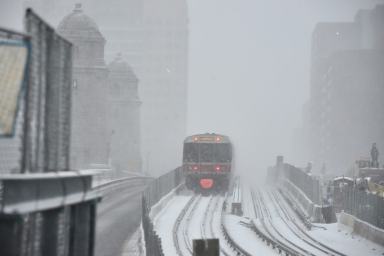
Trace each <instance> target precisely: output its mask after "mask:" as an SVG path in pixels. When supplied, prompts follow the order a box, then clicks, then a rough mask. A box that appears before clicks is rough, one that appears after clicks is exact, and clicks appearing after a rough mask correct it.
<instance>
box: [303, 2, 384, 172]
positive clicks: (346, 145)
mask: <svg viewBox="0 0 384 256" xmlns="http://www.w3.org/2000/svg"><path fill="white" fill-rule="evenodd" d="M383 26H384V6H382V5H379V6H377V7H376V8H375V9H373V10H361V11H359V12H358V13H357V15H356V17H355V21H354V22H350V23H319V24H318V25H317V26H316V28H315V30H314V32H313V37H312V55H311V81H310V100H309V102H308V103H307V104H306V108H307V109H306V112H307V113H309V114H308V115H307V117H306V120H304V122H307V123H306V124H305V126H306V129H307V132H306V134H307V136H308V137H307V143H306V146H307V149H308V150H309V152H310V154H309V155H310V159H311V160H312V161H314V163H315V166H317V167H318V168H320V167H321V166H323V165H324V164H325V165H326V166H327V167H328V169H332V170H335V171H337V170H342V169H343V168H344V169H345V168H346V167H347V166H348V165H350V164H351V163H352V162H353V161H354V160H355V159H357V158H359V157H360V156H364V155H367V154H368V151H369V148H370V145H371V144H372V143H373V142H377V143H378V144H379V145H380V144H381V143H380V142H381V141H382V144H383V145H384V134H380V132H378V130H377V129H382V130H383V128H384V122H383V119H382V118H381V117H380V116H381V115H380V112H381V111H382V109H381V105H382V100H380V98H383V96H384V82H383V81H384V80H383V77H382V73H383V72H382V71H381V69H383V67H384V63H383V61H382V59H383V49H384V36H383V31H382V29H380V28H382V27H383Z"/></svg>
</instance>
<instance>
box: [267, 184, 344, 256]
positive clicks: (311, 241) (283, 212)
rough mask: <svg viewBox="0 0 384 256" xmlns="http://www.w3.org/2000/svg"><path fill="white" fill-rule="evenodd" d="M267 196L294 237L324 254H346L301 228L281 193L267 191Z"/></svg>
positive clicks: (341, 255)
mask: <svg viewBox="0 0 384 256" xmlns="http://www.w3.org/2000/svg"><path fill="white" fill-rule="evenodd" d="M269 197H270V198H271V201H272V202H273V203H274V205H275V208H276V209H277V211H278V214H279V216H280V218H281V219H282V220H283V221H284V223H286V225H287V227H288V228H289V229H290V230H291V231H292V233H293V234H295V236H296V237H298V238H299V239H301V240H302V241H303V242H305V243H306V244H308V245H310V246H312V247H313V248H315V249H317V250H318V251H320V252H321V253H324V254H326V255H335V256H346V254H344V253H341V252H339V251H337V250H335V249H333V248H331V247H329V246H327V245H326V244H324V243H322V242H320V241H318V240H317V239H315V238H313V237H312V236H311V235H309V234H308V233H307V232H306V231H305V230H304V229H303V227H301V226H300V224H299V223H297V222H296V219H295V218H294V217H293V215H294V214H293V213H292V212H291V213H290V212H289V207H287V205H286V203H285V201H284V199H282V198H281V195H280V194H279V193H278V192H276V191H271V192H269Z"/></svg>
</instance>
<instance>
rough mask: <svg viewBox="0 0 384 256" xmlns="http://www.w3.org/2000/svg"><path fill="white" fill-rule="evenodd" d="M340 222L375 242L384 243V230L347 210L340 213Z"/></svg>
mask: <svg viewBox="0 0 384 256" xmlns="http://www.w3.org/2000/svg"><path fill="white" fill-rule="evenodd" d="M339 223H341V224H344V225H346V226H349V227H351V228H352V230H353V232H354V233H355V234H357V235H360V236H362V237H364V238H366V239H368V240H370V241H372V242H374V243H378V244H380V245H384V230H383V229H380V228H377V227H375V226H373V225H371V224H369V223H367V222H365V221H362V220H360V219H358V218H356V217H355V216H353V215H350V214H348V213H345V212H341V213H340V215H339Z"/></svg>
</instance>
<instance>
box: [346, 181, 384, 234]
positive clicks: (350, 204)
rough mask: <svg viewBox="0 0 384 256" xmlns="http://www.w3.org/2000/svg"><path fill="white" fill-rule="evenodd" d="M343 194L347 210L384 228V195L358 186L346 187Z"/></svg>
mask: <svg viewBox="0 0 384 256" xmlns="http://www.w3.org/2000/svg"><path fill="white" fill-rule="evenodd" d="M341 195H342V197H341V198H342V202H341V205H342V209H343V210H344V211H345V212H347V213H349V214H351V215H353V216H355V217H357V218H359V219H361V220H363V221H366V222H368V223H370V224H372V225H374V226H376V227H378V228H381V229H384V198H383V197H381V196H379V195H376V194H372V193H369V192H366V191H365V190H360V189H359V188H358V187H357V186H351V187H344V188H343V190H342V191H341Z"/></svg>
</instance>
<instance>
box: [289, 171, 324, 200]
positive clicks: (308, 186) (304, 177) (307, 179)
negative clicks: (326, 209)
mask: <svg viewBox="0 0 384 256" xmlns="http://www.w3.org/2000/svg"><path fill="white" fill-rule="evenodd" d="M284 175H285V177H286V178H287V179H288V180H289V181H290V182H292V183H293V184H295V185H296V186H297V187H298V188H300V190H301V191H303V192H304V194H305V195H306V196H307V197H308V198H309V199H310V200H311V201H312V202H313V203H315V204H319V205H320V204H321V190H320V189H321V188H320V181H319V180H318V179H317V178H316V177H314V176H312V175H310V174H308V173H306V172H304V171H303V170H301V169H299V168H297V167H295V166H292V165H289V164H284Z"/></svg>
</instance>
